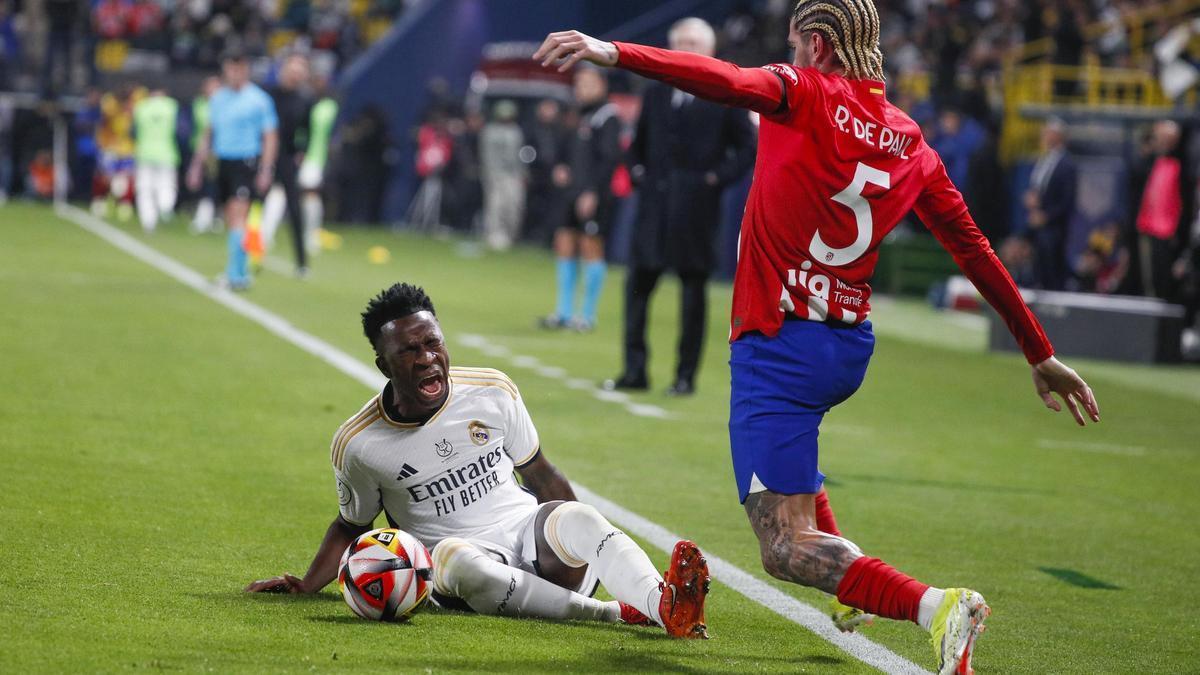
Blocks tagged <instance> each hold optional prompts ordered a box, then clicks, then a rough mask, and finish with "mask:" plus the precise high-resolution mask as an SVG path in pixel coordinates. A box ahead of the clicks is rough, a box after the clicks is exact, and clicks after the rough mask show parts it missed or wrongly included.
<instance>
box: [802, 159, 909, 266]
mask: <svg viewBox="0 0 1200 675" xmlns="http://www.w3.org/2000/svg"><path fill="white" fill-rule="evenodd" d="M867 183H870V184H872V185H877V186H879V187H881V188H883V189H884V190H887V189H890V188H891V187H892V177H891V176H889V175H888V174H887V172H885V171H880V170H879V169H876V168H875V167H872V166H867V165H866V164H863V163H862V162H859V163H858V168H856V169H855V170H854V180H852V181H850V184H849V185H847V186H846V189H845V190H842V191H841V192H839V193H837V194H836V195H834V196H833V197H831V199H833V201H835V202H837V203H839V204H841V205H842V206H846V207H848V208H849V209H850V210H851V211H853V212H854V223H855V225H856V226H857V228H858V234H857V236H856V237H855V239H854V242H853V243H852V244H850V245H849V246H847V247H845V248H832V247H831V246H829V245H828V244H826V243H825V242H824V240H822V239H821V232H820V230H818V231H817V232H815V233H814V234H813V238H812V243H810V244H809V245H808V251H809V253H810V254H811V255H812V257H813V260H819V261H820V262H822V263H824V264H826V265H830V266H833V267H841V266H842V265H849V264H850V263H852V262H854V261H855V260H858V259H859V258H861V257H862V255H863V254H864V253H866V252H867V249H868V248H870V246H871V235H872V234H874V229H875V221H874V219H872V217H871V203H870V202H868V201H867V198H866V197H863V194H862V192H863V190H864V189H865V188H866V187H867Z"/></svg>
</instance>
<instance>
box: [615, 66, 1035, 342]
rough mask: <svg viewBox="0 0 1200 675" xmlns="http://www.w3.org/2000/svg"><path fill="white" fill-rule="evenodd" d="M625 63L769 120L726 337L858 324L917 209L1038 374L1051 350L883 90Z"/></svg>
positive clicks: (763, 122) (807, 78)
mask: <svg viewBox="0 0 1200 675" xmlns="http://www.w3.org/2000/svg"><path fill="white" fill-rule="evenodd" d="M616 44H617V48H618V51H619V55H620V56H619V63H618V65H619V66H620V67H622V68H627V69H629V70H632V71H634V72H636V73H639V74H642V75H646V76H648V77H653V78H655V79H659V80H663V81H665V82H668V83H670V84H672V85H674V86H676V87H678V88H680V89H683V90H685V91H689V92H691V93H693V94H696V95H697V96H701V97H703V98H708V99H710V100H714V101H717V102H719V103H725V104H727V105H736V106H740V107H744V108H749V109H751V110H755V111H757V112H759V113H760V114H761V119H760V125H759V140H758V159H757V162H756V164H755V167H754V183H753V185H752V187H751V188H750V196H749V198H748V199H747V201H746V211H745V214H744V216H743V219H742V230H741V238H740V240H739V243H738V265H737V273H736V275H735V278H734V291H733V308H732V317H731V329H730V340H736V339H737V338H738V337H739V336H740V335H741V334H742V333H745V332H748V331H759V332H761V333H763V334H765V335H769V336H773V335H775V334H776V333H777V332H778V331H779V328H780V326H781V325H782V324H783V320H784V317H785V316H786V315H787V314H788V313H791V314H795V315H796V316H798V317H800V318H804V319H811V320H814V321H827V320H832V321H841V322H845V323H850V324H857V323H861V322H862V321H864V320H866V318H867V315H868V314H869V313H870V309H871V306H870V297H871V287H870V285H869V284H868V281H869V280H870V279H871V276H872V275H873V274H874V271H875V263H876V261H877V260H878V248H879V243H880V242H881V241H882V240H883V238H884V237H885V236H886V235H887V234H888V232H890V231H891V230H892V229H893V228H894V227H895V226H896V225H897V224H898V223H899V222H900V221H901V220H902V219H903V218H904V216H905V215H906V214H907V213H908V212H909V211H912V210H914V209H915V210H916V212H917V215H918V216H919V217H920V218H921V220H922V221H923V222H924V223H925V225H926V226H927V227H928V228H929V229H930V230H931V231H932V232H933V234H934V236H935V237H936V238H937V239H938V241H939V242H941V244H942V245H943V246H944V247H945V248H946V249H947V250H948V251H949V252H950V253H951V255H953V256H954V259H955V261H956V262H957V263H958V264H959V266H960V267H961V268H962V269H963V271H964V273H965V274H966V275H967V277H968V278H970V279H971V281H972V282H974V284H975V286H976V288H978V289H979V290H980V292H981V293H982V294H983V295H984V297H985V298H986V299H987V300H988V301H989V302H990V303H991V304H992V305H993V306H994V307H995V308H996V310H997V311H998V312H999V313H1000V315H1001V316H1002V317H1004V319H1005V321H1006V322H1007V323H1008V326H1009V328H1010V330H1011V331H1012V332H1013V335H1014V336H1016V338H1017V341H1018V342H1019V343H1020V345H1021V347H1022V349H1023V350H1024V352H1025V355H1026V358H1027V359H1028V360H1029V361H1030V362H1031V363H1036V362H1038V361H1041V360H1044V359H1046V358H1049V357H1050V356H1051V355H1053V353H1054V352H1053V349H1052V348H1051V346H1050V342H1049V340H1047V339H1046V336H1045V333H1044V332H1043V331H1042V328H1041V326H1040V324H1039V323H1038V321H1037V319H1036V318H1035V317H1034V316H1033V314H1032V312H1030V311H1029V308H1028V307H1027V306H1026V305H1025V303H1024V300H1023V299H1022V298H1021V295H1020V292H1019V291H1018V289H1017V287H1016V285H1015V284H1014V283H1013V281H1012V278H1011V277H1010V276H1009V275H1008V272H1007V271H1006V270H1005V269H1004V267H1003V265H1001V264H1000V261H999V260H998V259H997V258H996V256H995V253H994V252H993V251H992V249H991V247H990V245H989V244H988V242H987V239H986V238H985V237H984V236H983V234H982V233H981V232H980V231H979V228H978V227H977V226H976V225H975V223H974V221H973V220H972V219H971V217H970V215H969V214H968V213H967V207H966V205H965V204H964V202H963V199H962V195H961V194H960V193H959V192H958V190H957V189H955V187H954V185H953V184H952V183H951V182H950V179H949V178H948V177H947V176H946V170H945V168H944V167H943V166H942V161H941V158H940V157H938V155H937V153H936V152H935V151H934V150H933V149H932V148H930V147H929V145H927V144H926V143H925V140H924V139H923V138H922V137H921V130H920V128H919V127H918V126H917V124H916V123H915V122H913V121H912V119H911V118H909V117H908V115H906V114H905V113H904V112H903V111H901V110H900V109H899V108H896V107H895V106H893V105H892V104H891V103H889V102H888V100H887V98H886V96H885V92H884V85H883V83H882V82H878V81H874V80H851V79H847V78H845V77H842V76H840V75H828V74H823V73H821V72H819V71H817V70H816V69H813V68H797V67H795V66H792V65H787V64H775V65H770V66H764V67H763V68H740V67H738V66H735V65H733V64H730V63H726V62H724V61H720V60H717V59H712V58H709V57H704V56H698V55H695V54H688V53H684V52H673V51H668V50H662V49H655V48H652V47H644V46H641V45H633V44H627V43H616Z"/></svg>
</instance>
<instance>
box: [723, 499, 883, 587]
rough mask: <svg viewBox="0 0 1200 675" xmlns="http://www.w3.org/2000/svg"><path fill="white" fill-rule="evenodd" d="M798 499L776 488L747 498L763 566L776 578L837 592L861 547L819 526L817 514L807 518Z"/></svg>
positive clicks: (747, 509) (857, 556)
mask: <svg viewBox="0 0 1200 675" xmlns="http://www.w3.org/2000/svg"><path fill="white" fill-rule="evenodd" d="M796 499H797V497H796V496H795V495H780V494H775V493H773V492H757V493H755V494H752V495H750V496H749V497H747V498H746V515H747V516H749V518H750V524H751V526H752V527H753V528H754V533H755V534H756V535H758V542H759V548H760V552H761V553H762V562H763V568H764V569H766V571H767V572H768V573H770V575H771V576H773V577H775V578H777V579H783V580H784V581H791V582H794V583H797V584H801V585H804V586H811V587H813V588H819V589H820V590H822V591H825V592H826V593H837V587H838V583H840V582H841V580H842V577H843V576H844V575H845V574H846V570H847V569H848V568H849V567H850V564H851V563H853V562H854V561H855V560H857V559H858V558H860V557H861V556H862V551H861V550H859V548H858V547H857V546H855V545H854V544H853V543H851V542H850V541H847V540H846V539H842V538H841V537H837V536H834V535H832V534H826V533H824V532H821V531H819V530H817V529H816V527H815V525H814V524H813V523H815V518H805V517H804V514H803V512H802V511H800V509H798V508H797V505H798V504H799V502H798V501H796Z"/></svg>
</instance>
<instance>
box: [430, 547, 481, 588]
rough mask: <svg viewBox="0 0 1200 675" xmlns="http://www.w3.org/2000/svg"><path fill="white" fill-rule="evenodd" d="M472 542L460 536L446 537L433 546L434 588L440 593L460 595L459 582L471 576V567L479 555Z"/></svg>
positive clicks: (431, 556)
mask: <svg viewBox="0 0 1200 675" xmlns="http://www.w3.org/2000/svg"><path fill="white" fill-rule="evenodd" d="M476 553H477V551H476V550H475V547H474V546H472V545H471V542H469V541H467V540H466V539H462V538H459V537H446V538H445V539H443V540H441V541H439V542H438V543H437V545H436V546H434V547H433V552H432V553H431V554H430V558H431V559H432V560H433V588H434V590H436V591H437V592H438V593H441V594H443V595H450V596H454V597H459V593H458V584H459V581H460V580H462V579H464V578H470V576H471V575H470V573H469V570H468V569H466V568H469V567H470V566H471V564H472V562H473V561H474V559H475V558H476V557H477V555H476Z"/></svg>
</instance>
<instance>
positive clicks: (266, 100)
mask: <svg viewBox="0 0 1200 675" xmlns="http://www.w3.org/2000/svg"><path fill="white" fill-rule="evenodd" d="M262 104H263V113H262V116H263V120H262V121H263V131H275V130H276V129H277V128H279V115H278V113H276V112H275V101H273V100H271V97H270V95H268V94H267V93H265V92H264V93H263V95H262Z"/></svg>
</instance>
